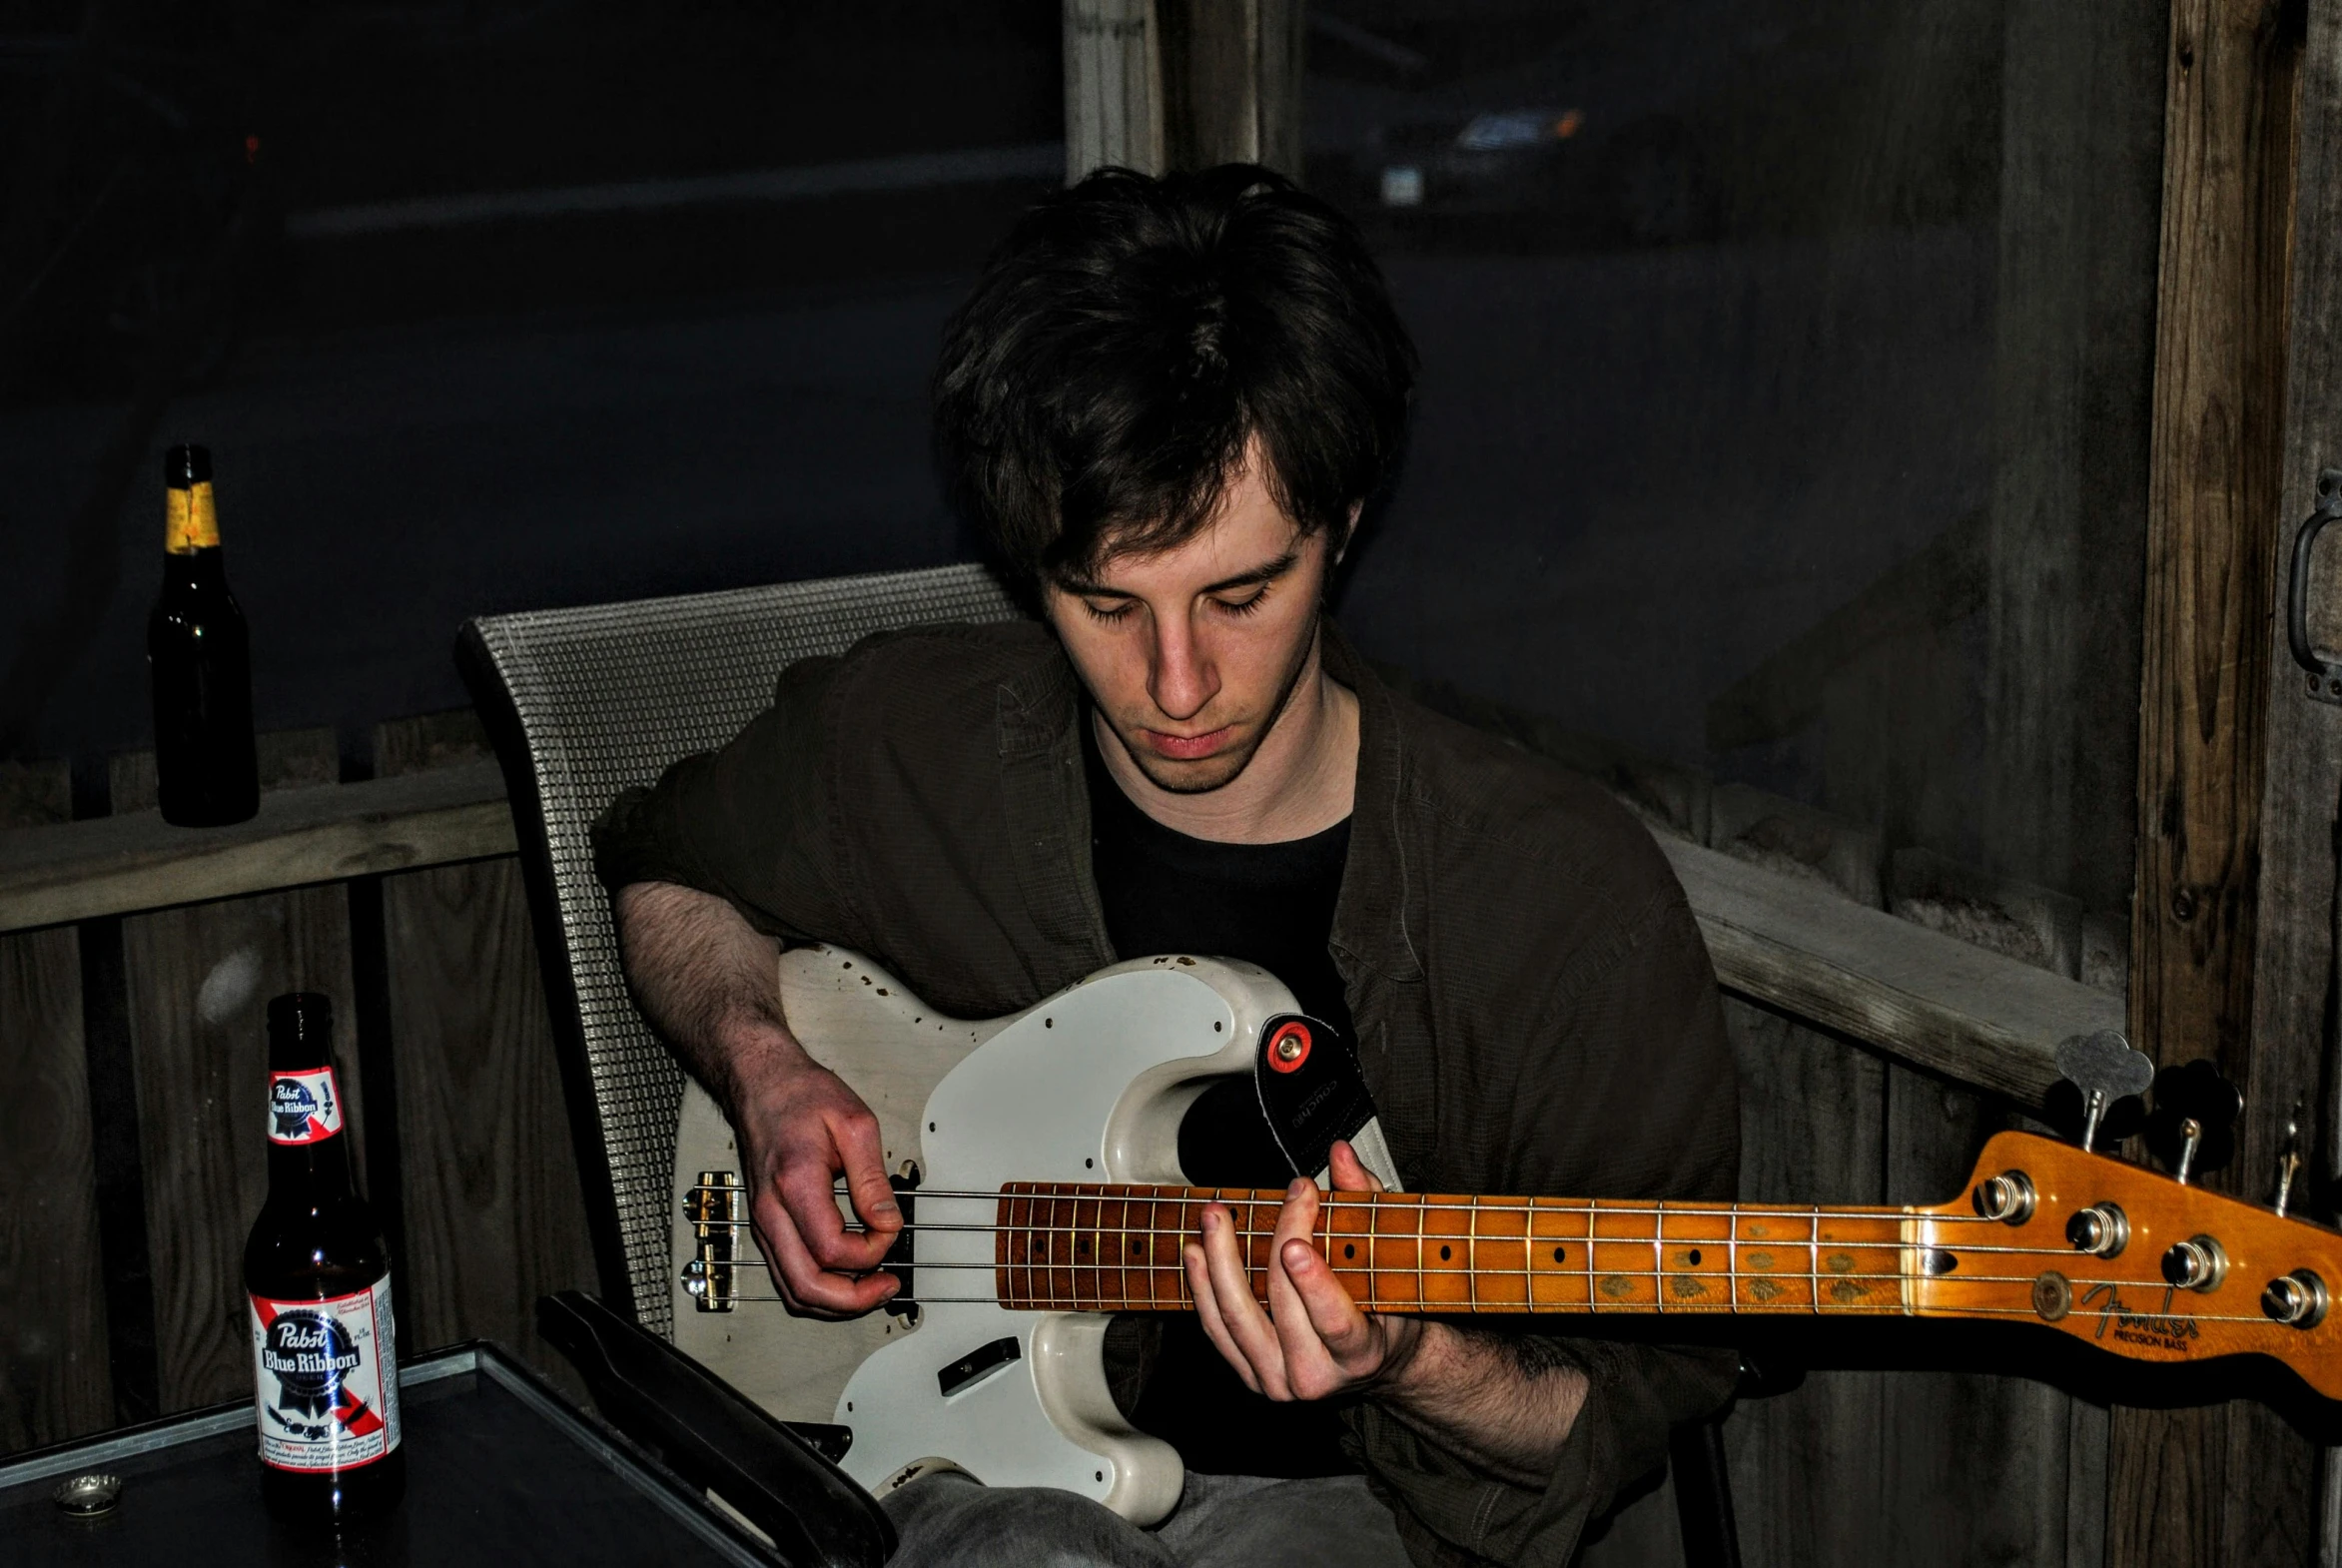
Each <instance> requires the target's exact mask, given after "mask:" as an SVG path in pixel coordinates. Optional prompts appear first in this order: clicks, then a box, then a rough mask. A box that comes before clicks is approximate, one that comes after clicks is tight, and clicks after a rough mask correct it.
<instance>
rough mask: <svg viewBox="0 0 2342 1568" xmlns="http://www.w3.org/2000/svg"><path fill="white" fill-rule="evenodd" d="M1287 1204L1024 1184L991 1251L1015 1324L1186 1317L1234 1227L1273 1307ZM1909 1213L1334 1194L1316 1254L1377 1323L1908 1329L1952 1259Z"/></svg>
mask: <svg viewBox="0 0 2342 1568" xmlns="http://www.w3.org/2000/svg"><path fill="white" fill-rule="evenodd" d="M1284 1196H1285V1194H1284V1193H1283V1192H1281V1191H1275V1190H1262V1191H1238V1190H1233V1189H1216V1188H1200V1187H1179V1186H1108V1185H1087V1184H1083V1185H1077V1184H1070V1183H1062V1182H1039V1181H1019V1182H1012V1183H1010V1184H1009V1185H1008V1186H1006V1187H1003V1188H1002V1191H1001V1199H1000V1213H999V1224H1000V1230H999V1233H998V1236H997V1238H996V1241H995V1243H994V1246H995V1251H994V1263H995V1268H996V1283H997V1286H998V1290H999V1294H1000V1300H1001V1304H1002V1305H1004V1306H1009V1307H1014V1308H1021V1309H1032V1310H1042V1311H1102V1312H1121V1311H1185V1310H1188V1309H1189V1308H1191V1306H1192V1304H1193V1302H1192V1299H1191V1298H1190V1296H1189V1294H1188V1290H1187V1277H1186V1272H1185V1270H1184V1268H1183V1267H1182V1265H1181V1263H1180V1256H1179V1248H1180V1244H1181V1243H1182V1242H1183V1241H1185V1240H1186V1239H1187V1238H1189V1237H1191V1236H1193V1235H1194V1234H1195V1233H1196V1230H1197V1227H1198V1225H1199V1224H1200V1223H1201V1219H1202V1212H1203V1207H1204V1205H1205V1204H1206V1203H1210V1202H1214V1201H1217V1202H1221V1203H1224V1204H1226V1205H1227V1207H1228V1210H1229V1212H1230V1213H1231V1214H1232V1215H1233V1217H1234V1219H1235V1222H1236V1227H1237V1231H1238V1234H1239V1236H1240V1237H1241V1238H1242V1242H1243V1246H1244V1252H1245V1260H1246V1262H1247V1263H1248V1265H1249V1266H1250V1269H1251V1274H1252V1289H1253V1294H1254V1295H1255V1296H1256V1297H1258V1298H1260V1299H1263V1300H1265V1299H1266V1274H1265V1272H1264V1267H1265V1264H1266V1262H1267V1258H1268V1248H1269V1245H1270V1236H1271V1233H1272V1231H1273V1229H1274V1226H1275V1223H1276V1213H1277V1209H1278V1207H1279V1205H1280V1204H1282V1202H1283V1201H1284ZM1931 1221H1933V1222H1941V1218H1940V1216H1936V1215H1933V1214H1931V1213H1930V1212H1929V1211H1927V1210H1918V1209H1904V1208H1819V1207H1788V1206H1783V1205H1778V1204H1763V1203H1713V1202H1695V1201H1686V1202H1651V1201H1637V1200H1631V1199H1612V1198H1567V1197H1537V1198H1524V1197H1475V1196H1460V1195H1452V1194H1445V1193H1415V1192H1379V1193H1367V1192H1331V1193H1327V1194H1326V1196H1325V1199H1324V1206H1323V1209H1322V1211H1321V1212H1320V1214H1319V1218H1318V1223H1317V1230H1316V1234H1315V1236H1314V1237H1313V1239H1314V1240H1315V1241H1316V1243H1317V1246H1318V1249H1319V1250H1320V1251H1322V1252H1323V1253H1324V1254H1325V1256H1326V1258H1327V1260H1328V1261H1329V1262H1330V1263H1331V1264H1332V1265H1333V1270H1334V1273H1335V1275H1336V1277H1338V1278H1339V1279H1340V1280H1341V1281H1342V1283H1343V1285H1344V1286H1345V1287H1346V1288H1347V1289H1348V1290H1349V1292H1350V1295H1351V1298H1352V1299H1354V1300H1356V1301H1357V1302H1358V1303H1359V1304H1360V1305H1362V1306H1366V1307H1369V1308H1370V1309H1372V1310H1375V1311H1382V1312H1439V1313H1448V1312H1457V1313H1462V1312H1503V1313H1519V1312H1599V1311H1619V1312H1636V1313H1650V1312H1806V1313H1817V1312H1843V1313H1857V1314H1869V1313H1906V1312H1911V1311H1913V1310H1914V1309H1915V1306H1916V1301H1915V1293H1914V1286H1915V1285H1917V1284H1919V1283H1920V1282H1921V1281H1924V1280H1925V1279H1926V1278H1927V1277H1928V1275H1929V1273H1930V1259H1931V1258H1932V1257H1933V1258H1936V1259H1939V1260H1940V1259H1941V1258H1942V1257H1943V1256H1944V1255H1945V1254H1943V1253H1942V1252H1940V1251H1939V1250H1937V1249H1935V1248H1933V1247H1932V1246H1931V1245H1929V1244H1928V1237H1927V1236H1926V1235H1924V1234H1922V1233H1921V1227H1922V1226H1924V1225H1927V1224H1928V1223H1930V1222H1931Z"/></svg>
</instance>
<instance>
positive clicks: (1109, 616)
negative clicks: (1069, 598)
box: [1082, 599, 1131, 622]
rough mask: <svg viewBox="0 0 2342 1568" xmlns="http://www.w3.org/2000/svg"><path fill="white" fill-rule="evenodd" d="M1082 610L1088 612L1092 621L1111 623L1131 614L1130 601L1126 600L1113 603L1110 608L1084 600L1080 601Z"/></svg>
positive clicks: (1094, 601)
mask: <svg viewBox="0 0 2342 1568" xmlns="http://www.w3.org/2000/svg"><path fill="white" fill-rule="evenodd" d="M1082 608H1084V609H1086V610H1088V611H1089V612H1090V618H1091V619H1092V620H1102V621H1109V622H1112V621H1118V620H1121V619H1122V618H1123V617H1124V616H1126V615H1128V614H1130V613H1131V601H1130V600H1128V599H1122V600H1119V601H1117V602H1115V603H1114V604H1112V605H1111V606H1102V605H1100V604H1099V602H1098V601H1097V600H1095V599H1084V600H1083V601H1082Z"/></svg>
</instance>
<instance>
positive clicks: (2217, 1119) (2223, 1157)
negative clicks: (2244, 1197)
mask: <svg viewBox="0 0 2342 1568" xmlns="http://www.w3.org/2000/svg"><path fill="white" fill-rule="evenodd" d="M2243 1112H2244V1095H2243V1093H2242V1091H2240V1090H2238V1089H2237V1087H2236V1086H2235V1085H2234V1084H2231V1083H2230V1082H2228V1080H2226V1079H2224V1078H2222V1077H2221V1076H2220V1070H2219V1069H2218V1068H2216V1067H2214V1066H2212V1064H2211V1063H2209V1062H2205V1061H2195V1062H2190V1063H2188V1064H2187V1065H2186V1066H2185V1067H2167V1068H2165V1069H2163V1071H2162V1072H2160V1073H2158V1074H2156V1075H2155V1109H2154V1111H2153V1113H2152V1114H2150V1115H2149V1116H2148V1117H2147V1129H2146V1131H2147V1148H2148V1150H2149V1151H2150V1152H2151V1153H2153V1154H2154V1156H2155V1157H2156V1158H2157V1159H2159V1160H2161V1161H2162V1162H2163V1164H2164V1165H2166V1166H2168V1167H2170V1168H2171V1174H2172V1176H2174V1177H2176V1178H2177V1179H2178V1180H2180V1181H2183V1182H2184V1181H2186V1180H2187V1179H2188V1178H2189V1177H2190V1176H2198V1175H2201V1174H2202V1173H2204V1172H2207V1171H2217V1170H2219V1169H2220V1168H2221V1167H2222V1166H2224V1165H2226V1164H2227V1163H2228V1162H2229V1161H2230V1160H2231V1159H2232V1158H2234V1156H2235V1154H2236V1134H2235V1128H2236V1119H2237V1118H2238V1117H2239V1116H2241V1115H2242V1114H2243Z"/></svg>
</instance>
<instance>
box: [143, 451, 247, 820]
mask: <svg viewBox="0 0 2342 1568" xmlns="http://www.w3.org/2000/svg"><path fill="white" fill-rule="evenodd" d="M163 483H164V485H165V489H164V508H163V592H162V595H161V597H159V598H157V599H156V600H155V609H154V613H153V614H151V615H149V616H148V617H147V669H148V673H149V675H150V676H151V678H152V681H153V685H154V693H155V782H156V786H157V791H158V793H159V795H160V797H161V804H162V807H163V820H164V821H165V822H176V823H178V824H179V825H180V826H181V827H189V828H202V827H217V826H219V825H221V824H223V823H228V822H243V821H245V820H246V819H248V818H250V817H251V816H252V815H253V814H254V813H255V812H257V811H259V810H260V806H261V790H260V769H259V766H258V762H257V759H256V757H255V754H254V750H253V738H252V639H251V637H250V635H249V634H248V633H247V632H246V630H245V625H244V611H243V610H241V609H239V608H237V606H236V596H235V595H234V594H232V593H230V592H229V591H228V572H227V568H226V567H225V566H224V565H223V564H222V563H221V559H220V517H219V512H218V510H217V509H216V508H215V506H214V505H213V501H212V454H211V453H210V452H208V451H206V450H205V449H204V448H203V447H201V446H174V447H172V448H171V450H170V451H169V452H167V453H165V454H164V457H163Z"/></svg>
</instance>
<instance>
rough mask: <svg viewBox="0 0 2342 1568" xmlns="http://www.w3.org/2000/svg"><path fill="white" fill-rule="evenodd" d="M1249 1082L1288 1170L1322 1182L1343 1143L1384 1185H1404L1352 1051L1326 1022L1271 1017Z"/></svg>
mask: <svg viewBox="0 0 2342 1568" xmlns="http://www.w3.org/2000/svg"><path fill="white" fill-rule="evenodd" d="M1252 1085H1253V1088H1254V1089H1255V1090H1256V1091H1257V1092H1258V1093H1259V1096H1260V1114H1261V1116H1262V1117H1263V1118H1265V1119H1266V1121H1267V1123H1268V1131H1269V1134H1270V1135H1271V1136H1272V1137H1273V1138H1275V1140H1276V1146H1277V1148H1278V1149H1280V1150H1282V1151H1283V1152H1284V1157H1285V1159H1286V1160H1288V1161H1290V1162H1291V1163H1292V1168H1293V1169H1294V1170H1295V1171H1306V1172H1310V1173H1313V1174H1314V1176H1315V1177H1316V1180H1317V1184H1318V1185H1319V1186H1324V1185H1326V1184H1327V1176H1329V1175H1330V1171H1331V1162H1332V1159H1333V1146H1334V1143H1335V1141H1336V1140H1347V1141H1348V1142H1349V1145H1350V1147H1351V1148H1352V1149H1353V1150H1355V1151H1357V1155H1358V1162H1359V1164H1361V1165H1363V1166H1364V1167H1365V1168H1366V1169H1367V1170H1368V1171H1371V1172H1373V1173H1374V1175H1375V1176H1379V1177H1380V1178H1381V1179H1382V1184H1383V1185H1384V1186H1386V1187H1388V1188H1389V1189H1390V1190H1391V1191H1393V1192H1397V1191H1402V1190H1404V1188H1403V1187H1402V1186H1401V1185H1400V1183H1399V1178H1398V1167H1397V1166H1396V1165H1394V1164H1393V1163H1392V1161H1391V1158H1390V1146H1389V1145H1388V1144H1386V1143H1384V1142H1383V1139H1382V1123H1381V1122H1380V1121H1379V1120H1378V1119H1377V1118H1376V1116H1375V1113H1374V1097H1373V1095H1371V1094H1370V1093H1368V1092H1367V1089H1366V1079H1365V1076H1364V1075H1363V1074H1361V1073H1360V1072H1359V1071H1358V1055H1357V1053H1356V1052H1355V1051H1352V1050H1351V1049H1350V1043H1349V1041H1348V1040H1346V1039H1344V1038H1343V1037H1342V1034H1341V1031H1339V1030H1337V1029H1335V1028H1334V1027H1333V1026H1332V1025H1331V1024H1327V1023H1324V1022H1322V1021H1321V1020H1318V1019H1314V1018H1309V1017H1306V1016H1304V1015H1302V1014H1299V1013H1281V1014H1279V1015H1277V1016H1276V1017H1275V1018H1272V1019H1270V1020H1269V1021H1268V1022H1267V1023H1266V1024H1265V1025H1263V1026H1262V1027H1261V1030H1260V1046H1259V1049H1258V1050H1256V1051H1255V1052H1253V1054H1252Z"/></svg>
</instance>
